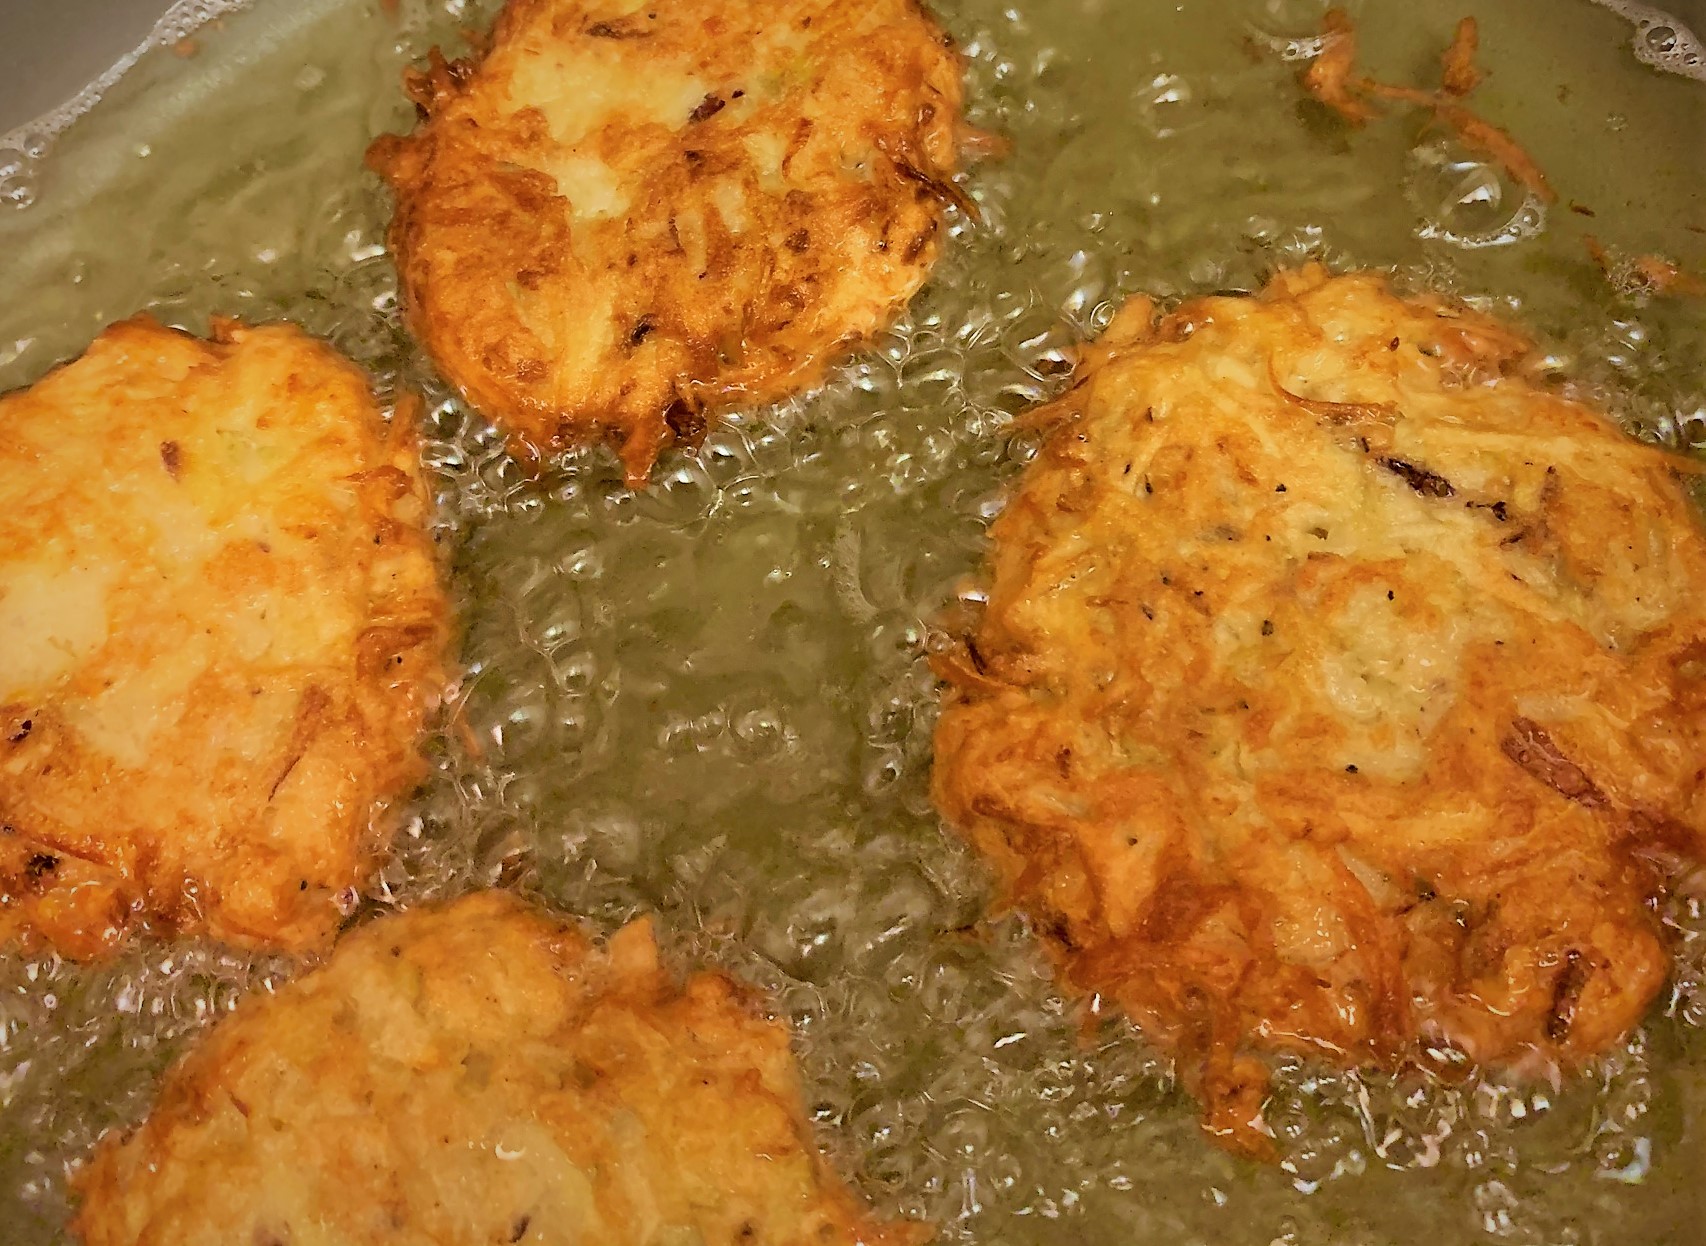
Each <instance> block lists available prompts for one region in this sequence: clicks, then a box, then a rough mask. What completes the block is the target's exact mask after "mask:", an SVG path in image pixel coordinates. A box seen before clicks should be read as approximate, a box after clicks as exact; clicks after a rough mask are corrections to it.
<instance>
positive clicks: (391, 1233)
mask: <svg viewBox="0 0 1706 1246" xmlns="http://www.w3.org/2000/svg"><path fill="white" fill-rule="evenodd" d="M75 1184H76V1186H77V1188H78V1190H79V1191H80V1193H81V1195H82V1206H81V1209H80V1210H79V1212H78V1214H77V1217H76V1220H75V1224H74V1228H75V1230H76V1231H77V1232H79V1233H81V1234H82V1236H83V1238H84V1240H85V1241H86V1242H87V1243H88V1246H121V1244H123V1246H144V1244H146V1246H168V1244H169V1246H198V1244H202V1243H205V1244H207V1246H213V1244H214V1243H227V1242H242V1243H256V1244H257V1246H272V1244H275V1243H293V1244H295V1246H306V1244H308V1243H325V1244H327V1246H333V1244H337V1246H357V1244H358V1243H365V1242H374V1243H379V1242H383V1243H386V1244H387V1246H413V1244H420V1246H439V1244H442V1243H451V1242H455V1243H476V1242H478V1243H486V1242H491V1243H504V1242H514V1243H523V1244H527V1243H538V1244H540V1246H543V1244H545V1243H561V1244H562V1246H574V1244H577V1243H599V1244H600V1246H625V1244H629V1243H631V1244H632V1246H661V1244H663V1243H677V1242H679V1243H687V1242H693V1243H702V1244H703V1246H852V1244H853V1243H862V1244H864V1246H885V1244H886V1246H907V1244H910V1243H916V1242H920V1241H922V1240H925V1239H927V1238H928V1237H929V1236H930V1234H929V1232H928V1231H927V1230H926V1229H925V1228H924V1226H922V1225H918V1224H905V1223H896V1224H884V1223H880V1222H877V1221H875V1220H873V1219H871V1218H870V1217H869V1216H868V1214H867V1213H866V1212H865V1211H864V1209H863V1208H861V1206H860V1205H859V1203H858V1201H857V1200H856V1199H855V1198H854V1196H853V1195H852V1194H851V1193H850V1192H849V1190H848V1189H847V1188H846V1186H844V1185H843V1184H842V1183H841V1182H840V1181H839V1180H838V1179H837V1178H836V1176H835V1175H834V1174H833V1173H832V1172H831V1171H830V1170H829V1168H828V1166H827V1165H826V1164H825V1163H824V1161H823V1160H822V1158H821V1157H820V1156H819V1155H818V1152H817V1150H816V1148H815V1147H814V1145H813V1143H812V1138H811V1132H810V1130H809V1128H808V1127H807V1125H806V1122H805V1117H804V1113H803V1111H802V1107H801V1099H800V1088H799V1084H798V1079H797V1076H796V1074H795V1071H794V1064H793V1059H792V1056H791V1055H790V1053H789V1050H788V1033H787V1030H786V1029H785V1028H784V1027H783V1026H781V1025H779V1024H777V1023H775V1022H772V1021H766V1020H764V1019H763V1017H762V1015H761V1012H760V1009H759V1007H758V1005H757V1001H755V1000H754V999H752V998H751V997H750V995H749V993H748V992H747V991H746V990H744V989H743V988H741V987H739V986H738V985H736V984H735V983H734V982H733V981H731V980H730V979H728V978H726V977H724V976H723V975H721V974H717V973H699V974H696V975H695V976H693V977H692V978H690V979H689V980H688V981H687V983H686V985H685V986H684V987H680V988H678V987H676V986H675V985H674V984H673V983H672V982H671V981H670V980H669V977H668V975H667V974H665V973H664V971H663V970H661V969H660V968H659V965H658V958H657V949H656V946H655V945H654V943H653V940H652V933H651V928H650V925H649V924H648V923H646V922H643V921H642V922H637V923H635V924H633V925H630V926H628V927H626V928H624V929H623V930H622V931H621V932H620V933H619V934H617V935H616V936H615V937H614V938H613V939H611V940H610V943H609V945H608V946H607V947H605V948H603V949H602V950H600V949H594V948H593V947H592V946H590V945H589V943H588V942H587V940H586V938H585V937H584V936H582V935H581V934H580V932H579V931H578V930H576V929H575V928H574V927H573V926H569V925H564V924H562V923H560V922H557V921H555V920H552V919H549V918H547V917H545V916H543V915H541V914H538V913H535V912H531V911H529V910H528V909H527V908H525V907H524V906H523V905H522V904H521V902H520V901H518V900H516V899H515V898H513V897H512V896H509V895H507V894H505V893H501V892H484V893H479V894H476V895H473V896H470V897H466V898H464V899H462V900H459V901H457V902H455V903H453V904H451V905H450V906H448V907H446V908H443V909H437V910H426V911H418V912H413V913H407V914H404V915H401V916H395V917H388V918H384V919H381V920H380V921H377V922H374V923H372V924H371V925H369V926H366V927H364V928H362V929H361V930H358V931H357V932H355V933H354V934H352V935H350V936H349V937H348V938H346V939H345V940H344V941H343V942H341V943H340V944H339V945H338V948H337V950H336V952H335V953H334V954H333V955H332V958H331V960H330V961H329V962H328V963H327V964H326V965H325V966H324V967H323V968H321V969H318V970H316V971H315V972H313V973H310V974H308V975H306V976H305V977H303V978H301V979H299V980H297V981H295V982H293V983H290V984H289V985H287V986H285V987H284V988H282V989H281V990H279V991H278V992H277V993H276V994H273V995H263V994H257V995H254V996H251V997H250V998H248V999H247V1000H245V1001H244V1002H243V1003H242V1004H241V1005H239V1007H238V1009H237V1011H236V1013H235V1014H234V1015H233V1016H231V1017H230V1018H229V1019H227V1020H225V1021H222V1022H221V1023H220V1024H219V1025H218V1026H217V1027H216V1028H215V1029H214V1031H213V1032H212V1034H211V1035H209V1036H208V1038H207V1039H206V1040H205V1041H204V1042H203V1043H202V1044H201V1045H200V1046H199V1047H198V1048H197V1049H195V1050H194V1051H193V1052H191V1053H190V1055H189V1056H188V1057H187V1058H185V1059H184V1060H183V1061H182V1062H181V1063H180V1064H178V1065H177V1066H176V1067H175V1068H174V1069H172V1071H171V1072H170V1073H168V1074H167V1076H166V1081H165V1086H164V1089H163V1090H162V1092H161V1095H160V1101H159V1103H158V1105H157V1106H156V1107H155V1109H154V1111H153V1114H152V1115H151V1116H150V1117H149V1118H148V1120H147V1121H146V1122H145V1123H144V1124H143V1125H142V1126H141V1127H140V1128H138V1129H137V1130H136V1131H135V1132H134V1133H132V1134H130V1136H129V1137H127V1138H124V1139H122V1140H121V1139H118V1138H109V1139H108V1140H107V1141H105V1142H104V1143H103V1144H102V1145H101V1147H100V1149H99V1150H98V1151H97V1152H96V1154H95V1157H94V1159H93V1161H92V1162H91V1163H90V1164H89V1166H88V1167H87V1168H85V1169H84V1170H83V1171H82V1172H81V1173H80V1174H79V1176H78V1178H77V1179H76V1183H75Z"/></svg>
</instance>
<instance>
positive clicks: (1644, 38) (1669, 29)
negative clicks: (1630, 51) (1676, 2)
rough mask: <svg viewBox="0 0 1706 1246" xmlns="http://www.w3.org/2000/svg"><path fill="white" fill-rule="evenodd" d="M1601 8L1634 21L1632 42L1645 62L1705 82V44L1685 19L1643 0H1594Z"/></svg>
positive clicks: (1639, 58) (1639, 57) (1638, 57)
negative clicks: (1684, 22)
mask: <svg viewBox="0 0 1706 1246" xmlns="http://www.w3.org/2000/svg"><path fill="white" fill-rule="evenodd" d="M1593 2H1594V3H1595V4H1597V5H1599V6H1600V7H1601V8H1602V9H1610V10H1611V11H1612V12H1613V13H1616V14H1617V15H1618V16H1619V17H1622V18H1624V19H1625V20H1627V21H1630V22H1633V23H1634V25H1635V37H1634V39H1633V40H1632V42H1631V46H1632V47H1633V48H1634V51H1635V59H1636V60H1638V61H1640V62H1641V63H1642V64H1643V65H1651V66H1652V67H1653V68H1654V69H1662V70H1665V71H1666V72H1668V73H1673V74H1680V75H1682V76H1683V77H1684V78H1693V79H1694V80H1695V81H1696V82H1706V44H1703V43H1702V42H1701V39H1700V36H1699V35H1697V34H1695V33H1694V32H1693V31H1692V30H1690V29H1689V28H1688V27H1687V26H1686V25H1684V24H1683V23H1682V22H1679V21H1678V20H1677V19H1676V18H1674V17H1672V16H1671V15H1670V14H1669V13H1666V12H1665V11H1664V10H1662V9H1658V8H1654V7H1653V6H1652V5H1650V4H1642V3H1640V0H1593Z"/></svg>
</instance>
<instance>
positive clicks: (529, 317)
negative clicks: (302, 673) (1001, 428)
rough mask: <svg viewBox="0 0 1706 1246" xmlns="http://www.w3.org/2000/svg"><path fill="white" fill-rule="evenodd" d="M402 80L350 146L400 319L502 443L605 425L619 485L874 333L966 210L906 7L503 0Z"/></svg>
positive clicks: (934, 65)
mask: <svg viewBox="0 0 1706 1246" xmlns="http://www.w3.org/2000/svg"><path fill="white" fill-rule="evenodd" d="M409 92H410V95H411V96H412V97H413V99H414V100H415V102H416V104H417V105H418V107H419V109H420V112H421V115H422V118H423V120H422V122H421V124H420V125H418V126H417V127H416V129H415V130H414V132H413V133H411V134H409V135H406V136H398V135H386V136H384V137H381V138H380V139H378V140H377V141H376V142H375V143H374V144H373V147H372V149H371V150H370V151H369V153H368V161H369V164H370V165H371V166H372V167H373V168H374V169H375V170H376V171H377V172H379V173H380V174H381V175H382V176H383V177H384V178H385V180H386V181H388V182H389V183H390V184H391V186H392V187H393V188H394V189H395V191H396V195H397V206H396V214H395V216H394V217H393V219H392V222H391V231H390V243H391V250H392V252H393V253H394V254H395V256H396V258H397V266H398V269H399V271H400V273H401V276H402V284H403V292H404V295H405V297H406V306H407V309H408V314H409V321H410V324H411V325H412V327H413V328H414V331H415V332H416V334H417V335H418V336H419V337H420V338H421V340H422V341H423V342H424V343H425V344H426V347H427V349H428V351H430V352H431V354H432V356H433V358H434V359H435V360H436V361H437V363H438V366H439V368H440V370H441V371H442V372H443V373H444V375H445V377H446V378H447V379H448V380H449V381H450V382H451V383H452V384H454V385H455V386H456V387H457V388H458V389H459V390H461V392H462V393H463V395H464V396H465V397H466V398H467V399H468V401H469V402H471V403H472V404H473V405H474V406H475V407H477V408H478V409H479V410H480V411H481V412H483V413H484V414H485V415H487V416H488V417H490V418H491V419H493V420H494V421H496V422H497V423H498V424H499V425H500V426H502V427H503V428H504V429H505V430H506V431H507V432H508V433H509V435H510V441H511V445H512V446H513V447H514V448H516V449H518V450H521V451H523V452H525V453H528V454H530V455H534V454H537V453H539V452H542V451H546V450H550V449H552V448H554V447H557V446H560V445H563V444H565V443H568V442H573V441H578V440H584V439H586V438H587V437H589V436H590V435H592V434H593V433H594V432H595V431H602V432H604V433H606V434H608V435H611V436H613V437H616V438H618V439H620V441H621V443H622V445H621V454H622V460H623V463H624V464H625V465H626V467H627V472H628V477H629V480H630V482H632V483H634V484H636V485H638V484H641V483H643V482H644V481H645V479H646V477H647V476H648V475H649V473H650V470H651V465H652V462H653V461H654V460H655V459H656V457H657V454H658V451H659V450H660V449H661V448H662V447H664V446H665V445H667V444H669V443H670V442H671V441H672V440H675V439H677V438H680V439H684V440H688V441H691V440H694V439H695V438H697V437H698V436H699V435H700V434H701V433H702V432H703V430H704V428H705V423H706V416H707V415H708V414H709V413H712V412H715V411H717V410H719V409H726V408H729V407H733V406H737V405H747V404H757V403H763V402H768V401H771V400H774V399H777V398H780V397H782V396H784V395H787V394H789V393H792V392H794V391H797V390H799V389H802V388H804V387H806V386H809V385H811V384H813V383H815V382H816V381H817V380H818V379H819V378H820V377H822V375H823V373H824V370H825V368H826V367H827V366H828V364H829V363H830V362H832V360H833V359H834V358H835V357H836V356H837V355H839V354H841V353H843V352H844V350H845V349H846V347H847V346H848V345H849V344H850V343H852V342H855V341H857V340H859V339H862V338H866V337H869V336H870V335H871V334H873V333H875V332H876V331H877V330H879V329H881V328H882V327H883V326H884V325H885V324H887V323H888V321H889V320H890V319H891V318H892V317H893V316H894V314H895V313H896V312H897V311H898V310H899V308H900V307H901V306H902V305H903V304H904V303H905V302H906V301H907V300H908V299H909V298H911V297H912V295H913V293H914V292H915V291H916V290H917V289H918V287H919V285H921V284H922V283H923V281H924V277H925V275H926V273H927V272H928V271H929V268H930V265H931V263H932V262H933V261H934V259H935V257H936V253H937V250H938V246H939V234H940V231H941V229H942V220H943V207H944V204H945V203H947V202H953V203H960V204H961V205H962V206H966V205H965V203H964V200H963V199H962V198H961V196H960V193H959V191H958V190H957V189H956V188H955V187H954V185H953V183H952V182H951V180H950V178H951V177H952V174H953V171H954V167H955V163H956V132H957V125H958V118H959V113H960V97H961V90H960V65H959V61H958V59H957V57H956V55H955V53H954V52H953V51H952V49H951V47H950V44H949V41H948V39H947V37H946V36H945V35H944V34H943V33H942V30H941V28H940V27H938V26H937V25H936V23H935V22H934V21H933V20H932V19H931V18H930V17H929V16H928V15H927V14H926V13H925V12H924V11H923V9H922V8H920V7H919V5H918V4H917V3H916V0H777V2H776V3H770V4H761V3H757V2H756V0H737V2H735V3H730V2H728V0H678V2H677V3H673V4H668V5H658V6H653V7H647V6H645V5H635V4H633V3H631V2H629V0H620V2H616V3H610V2H601V0H591V2H590V3H582V2H577V0H509V3H508V4H507V5H506V6H505V7H504V10H503V13H502V15H501V16H500V17H499V18H498V22H497V26H496V28H495V30H494V31H493V33H492V37H491V42H490V48H489V50H488V51H486V52H485V54H484V55H483V56H482V57H478V58H474V59H470V60H459V61H452V62H449V63H446V62H445V61H444V60H443V58H442V57H440V56H438V55H437V54H436V53H435V54H434V57H433V61H432V65H431V67H430V69H428V70H427V71H426V72H425V73H421V74H417V75H412V76H411V78H410V80H409Z"/></svg>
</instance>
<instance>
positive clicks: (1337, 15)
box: [1298, 8, 1558, 203]
mask: <svg viewBox="0 0 1706 1246" xmlns="http://www.w3.org/2000/svg"><path fill="white" fill-rule="evenodd" d="M1321 31H1322V35H1323V38H1324V40H1325V42H1324V45H1323V47H1322V50H1321V53H1320V55H1318V56H1317V57H1315V59H1314V60H1312V61H1310V63H1309V64H1308V66H1306V67H1305V68H1304V70H1303V71H1302V73H1301V74H1300V75H1299V77H1298V81H1299V82H1300V83H1301V84H1302V86H1303V89H1304V90H1305V91H1307V92H1308V93H1309V95H1310V96H1311V97H1312V98H1314V99H1316V100H1319V101H1320V102H1321V103H1323V104H1325V105H1326V106H1327V107H1328V108H1331V109H1332V110H1333V111H1334V112H1336V113H1338V114H1339V116H1341V117H1343V118H1344V119H1345V120H1346V121H1347V122H1349V123H1350V124H1351V125H1354V126H1360V125H1366V124H1367V123H1368V122H1370V121H1373V120H1374V119H1375V118H1377V117H1379V116H1380V115H1381V114H1380V109H1379V108H1378V107H1377V106H1376V105H1375V103H1374V102H1373V101H1375V100H1387V101H1391V102H1393V103H1401V104H1409V105H1412V106H1415V107H1419V108H1426V109H1429V110H1430V111H1431V112H1432V114H1433V120H1434V121H1435V122H1436V123H1437V124H1439V125H1443V126H1445V127H1446V128H1447V129H1449V130H1450V131H1451V132H1452V133H1453V134H1455V135H1456V136H1457V138H1458V140H1459V141H1460V142H1462V143H1463V145H1464V146H1465V147H1468V148H1469V149H1470V150H1472V151H1475V152H1478V153H1480V154H1481V155H1483V156H1485V157H1487V158H1488V159H1489V160H1491V161H1493V162H1494V163H1495V164H1497V165H1498V166H1499V167H1500V168H1502V169H1504V171H1505V172H1506V173H1507V174H1509V175H1510V176H1511V178H1512V179H1514V180H1515V181H1516V182H1517V183H1518V184H1519V185H1521V186H1522V187H1524V188H1525V189H1527V190H1529V191H1531V192H1532V193H1533V194H1534V195H1535V196H1536V197H1537V198H1538V199H1539V200H1540V201H1541V202H1542V203H1552V202H1554V201H1556V199H1557V198H1558V196H1557V194H1556V192H1554V191H1553V189H1552V186H1551V184H1550V183H1549V182H1547V180H1546V174H1545V173H1544V172H1543V171H1542V170H1541V168H1540V166H1539V165H1538V164H1536V163H1535V161H1534V158H1533V157H1532V156H1530V155H1529V154H1528V152H1527V151H1525V150H1524V149H1523V147H1522V145H1521V144H1520V143H1518V142H1517V141H1516V139H1514V138H1513V137H1511V135H1510V134H1509V133H1508V132H1506V131H1505V130H1502V129H1500V128H1499V127H1498V126H1496V125H1494V124H1493V123H1492V122H1490V121H1487V120H1486V119H1485V118H1483V117H1481V116H1479V115H1478V114H1476V113H1474V112H1472V111H1471V110H1470V109H1469V108H1467V107H1465V106H1464V105H1463V104H1461V103H1460V102H1458V101H1460V100H1462V99H1463V98H1464V97H1466V96H1467V95H1469V93H1470V92H1472V91H1473V90H1474V89H1475V88H1476V86H1477V85H1479V83H1480V81H1481V79H1482V77H1484V75H1483V74H1482V72H1481V70H1480V69H1479V68H1478V67H1477V65H1476V63H1475V54H1476V51H1477V49H1478V47H1479V43H1480V36H1479V32H1478V29H1477V27H1476V23H1475V19H1474V18H1472V17H1466V18H1464V19H1463V20H1462V21H1460V22H1458V24H1457V30H1456V33H1455V34H1454V35H1453V37H1452V41H1451V43H1450V45H1449V46H1448V47H1447V48H1446V50H1445V53H1444V55H1443V56H1442V57H1441V58H1440V73H1441V77H1440V88H1439V90H1438V91H1423V90H1418V89H1417V88H1415V87H1406V86H1395V85H1392V84H1389V83H1383V82H1377V81H1375V80H1374V79H1373V78H1368V77H1364V76H1363V75H1361V74H1359V73H1358V72H1357V67H1356V26H1355V25H1354V24H1353V23H1352V21H1351V19H1350V17H1349V16H1348V15H1347V14H1346V13H1345V11H1344V10H1343V9H1338V8H1333V9H1328V10H1327V14H1326V17H1325V18H1324V19H1323V20H1322V26H1321Z"/></svg>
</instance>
